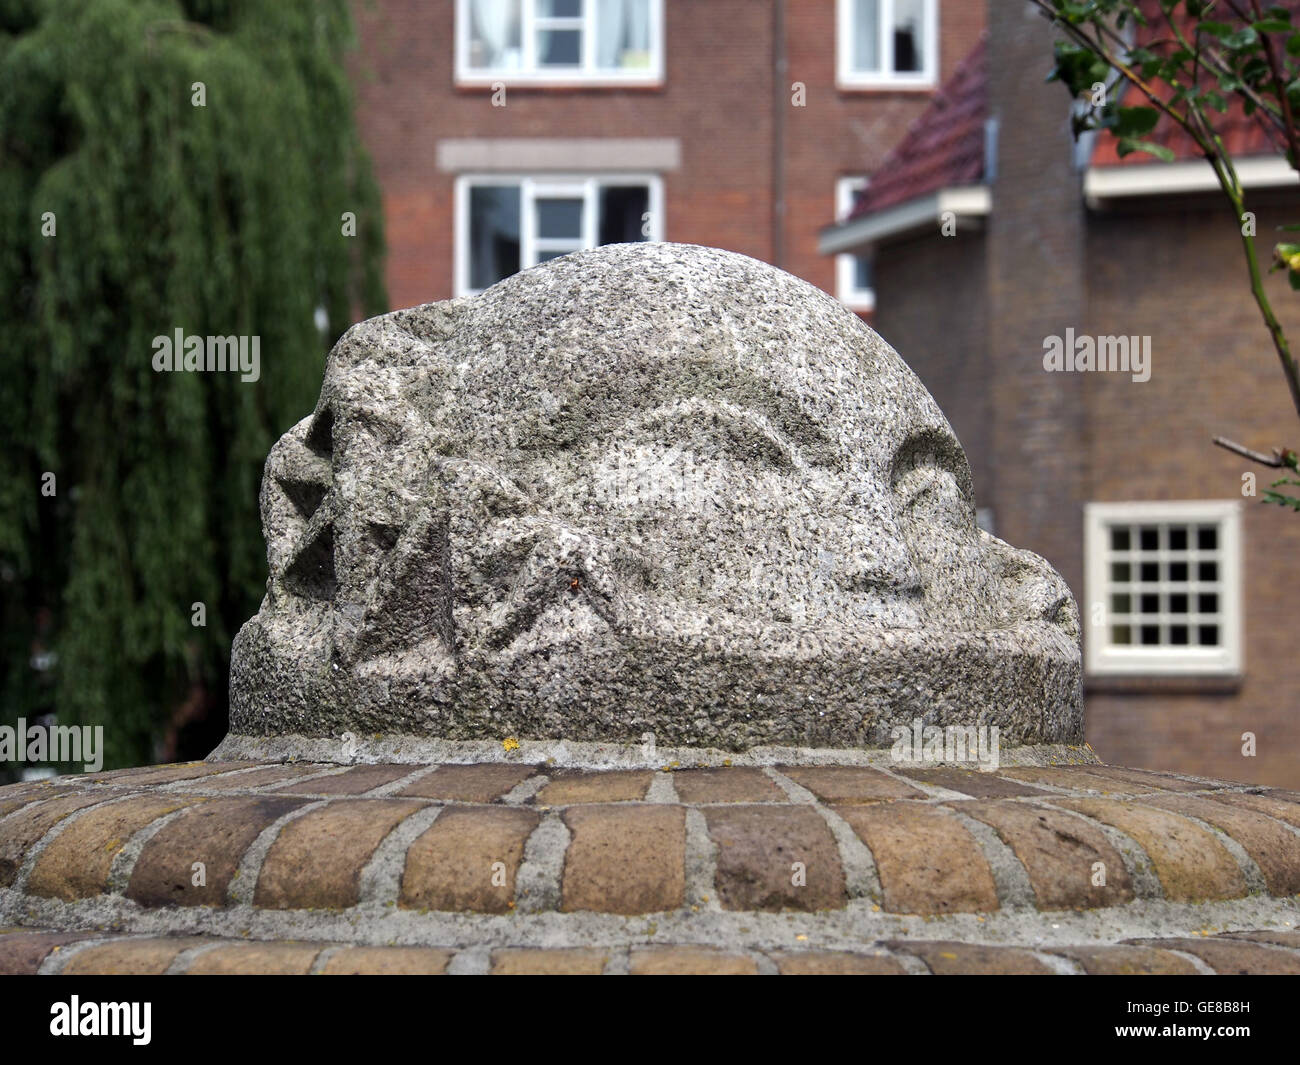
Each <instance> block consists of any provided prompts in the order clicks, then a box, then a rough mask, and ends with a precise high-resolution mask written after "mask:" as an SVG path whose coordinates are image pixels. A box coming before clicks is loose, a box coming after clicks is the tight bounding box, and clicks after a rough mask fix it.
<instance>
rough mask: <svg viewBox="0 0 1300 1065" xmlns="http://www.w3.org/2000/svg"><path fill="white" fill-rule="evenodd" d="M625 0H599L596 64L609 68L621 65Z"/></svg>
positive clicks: (597, 6)
mask: <svg viewBox="0 0 1300 1065" xmlns="http://www.w3.org/2000/svg"><path fill="white" fill-rule="evenodd" d="M625 7H626V5H625V4H624V2H623V0H597V3H596V65H597V66H598V67H600V68H601V69H602V70H609V69H611V68H613V67H617V66H618V65H619V58H620V55H621V54H622V51H623V15H624V9H625Z"/></svg>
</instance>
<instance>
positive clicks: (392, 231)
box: [354, 0, 984, 307]
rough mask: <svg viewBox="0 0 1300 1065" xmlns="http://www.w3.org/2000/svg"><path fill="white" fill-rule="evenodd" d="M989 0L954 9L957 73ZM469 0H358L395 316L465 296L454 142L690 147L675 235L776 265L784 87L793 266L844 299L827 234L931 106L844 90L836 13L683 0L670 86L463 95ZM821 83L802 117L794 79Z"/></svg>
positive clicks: (671, 36) (362, 89) (952, 4)
mask: <svg viewBox="0 0 1300 1065" xmlns="http://www.w3.org/2000/svg"><path fill="white" fill-rule="evenodd" d="M983 7H984V5H983V4H980V3H976V2H974V0H941V3H940V9H941V13H940V27H941V49H940V52H941V71H940V73H941V77H946V76H947V75H948V74H950V73H951V71H952V70H953V68H954V67H955V66H956V65H957V63H958V62H960V60H961V58H962V57H963V56H964V55H965V54H966V53H967V52H968V51H969V49H970V48H971V47H972V46H973V45H974V43H975V40H976V39H977V37H978V35H979V33H980V31H981V30H982V29H983V25H984V10H983ZM453 10H454V4H453V2H452V0H377V2H375V3H361V2H359V3H357V4H356V5H355V17H356V20H357V24H358V32H359V37H360V41H361V47H360V49H359V52H358V54H357V56H356V57H355V62H354V69H355V82H356V86H357V95H358V109H359V123H360V127H361V132H362V136H363V137H364V139H365V141H366V144H367V146H368V148H369V149H370V152H371V154H372V155H373V157H374V162H375V170H376V174H377V177H378V179H379V182H380V186H381V188H382V190H383V195H384V206H385V216H386V221H387V225H388V245H389V255H388V289H389V299H390V301H391V303H392V305H393V306H394V307H405V306H410V305H412V304H416V303H423V302H427V301H430V300H436V299H445V298H447V297H449V296H450V295H451V294H452V252H453V204H452V197H453V185H454V175H452V174H448V173H442V172H440V171H439V170H438V167H437V162H436V152H437V145H438V142H439V140H440V139H442V138H451V137H455V138H462V137H492V138H497V137H628V136H635V137H675V138H679V139H680V142H681V166H680V168H679V169H677V170H676V171H673V172H670V173H667V174H665V175H664V191H665V202H666V214H667V219H666V222H667V226H666V234H665V235H666V237H667V239H669V240H674V241H684V242H687V243H695V244H708V245H714V246H717V247H722V248H727V249H729V250H731V251H737V252H742V253H744V254H747V255H753V256H755V257H756V258H760V259H764V260H766V261H773V260H774V259H775V258H776V252H777V241H776V240H775V239H774V237H775V228H774V221H773V219H774V200H773V196H774V189H776V188H777V187H778V182H777V177H778V174H777V173H776V170H775V165H776V164H775V156H776V152H775V148H774V144H775V140H774V138H775V136H776V130H775V123H774V115H773V112H774V107H775V102H776V99H777V85H778V84H782V85H784V86H785V89H783V91H782V93H781V94H780V95H781V99H782V100H783V116H782V117H783V119H784V122H783V135H782V141H781V143H782V146H783V149H782V151H781V153H780V155H781V163H780V165H781V173H780V175H779V176H780V178H781V181H780V185H781V187H783V188H784V193H785V200H786V209H785V212H784V219H785V221H784V225H783V230H782V232H783V237H784V239H783V241H782V244H783V246H784V253H783V255H782V265H784V266H785V267H786V268H787V269H789V270H791V271H792V272H793V273H796V274H798V275H799V276H801V277H804V278H806V279H807V280H809V281H811V282H812V283H814V284H816V285H819V286H821V287H822V288H825V289H827V290H828V291H833V286H834V265H833V260H832V259H830V258H829V257H826V256H822V255H820V254H818V252H817V248H816V243H817V232H818V230H819V229H821V228H822V227H823V226H825V225H827V224H829V223H830V221H831V220H832V219H833V217H834V214H835V202H834V189H835V179H836V178H837V177H840V176H842V175H849V174H857V173H862V172H864V171H867V170H870V169H871V168H873V167H874V166H876V165H878V164H879V162H880V161H881V160H882V159H883V158H884V155H885V153H886V152H887V151H888V150H889V149H890V148H891V147H892V146H893V145H894V143H895V142H896V141H897V140H898V139H899V138H900V137H901V136H902V134H903V132H904V130H905V129H906V127H907V124H908V123H909V122H911V121H912V120H913V119H915V118H916V117H917V116H918V115H919V114H920V113H921V111H922V109H923V108H924V107H925V104H926V101H927V100H928V98H929V95H928V93H924V92H852V93H841V92H839V91H838V90H837V89H836V88H835V85H834V79H835V4H834V2H833V0H784V3H782V4H780V5H779V6H778V4H777V2H776V0H693V2H689V3H688V2H682V0H666V17H665V33H666V39H667V49H666V64H665V80H664V84H663V85H662V87H659V88H648V89H647V88H638V89H538V88H511V89H510V90H509V92H508V96H507V99H508V104H507V106H506V107H493V106H492V105H491V101H490V97H489V91H488V90H486V89H482V88H473V89H458V88H457V87H456V85H455V79H454V74H455V70H454V54H453V53H454V49H453ZM778 12H780V13H781V14H782V15H783V24H784V26H785V27H786V34H787V36H786V41H785V51H786V55H787V63H788V66H787V72H786V74H785V75H784V76H783V77H782V78H781V79H780V82H778V81H777V80H776V74H775V71H774V59H775V55H776V51H777V50H776V48H775V47H774V39H775V38H774V32H775V26H776V24H777V18H778ZM794 81H802V82H804V83H805V85H806V87H807V106H806V107H802V108H796V107H793V106H791V104H790V93H789V92H788V87H789V83H791V82H794Z"/></svg>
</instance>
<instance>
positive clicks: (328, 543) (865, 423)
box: [231, 244, 1082, 749]
mask: <svg viewBox="0 0 1300 1065" xmlns="http://www.w3.org/2000/svg"><path fill="white" fill-rule="evenodd" d="M262 508H263V520H264V525H265V532H266V537H267V543H268V558H269V563H270V570H271V578H270V581H269V582H268V592H267V597H266V600H265V601H264V603H263V605H262V608H261V610H260V612H259V613H258V615H257V616H256V617H255V618H253V619H252V620H251V621H250V622H249V623H248V624H247V625H246V626H245V627H244V629H243V630H241V632H240V635H239V637H238V639H237V641H236V645H235V653H234V662H233V665H232V679H231V702H232V731H233V732H236V733H254V734H267V733H276V732H286V733H302V734H306V735H316V736H324V735H336V736H337V735H339V734H340V733H342V732H343V731H345V730H349V729H351V730H356V731H362V730H364V731H365V732H366V733H374V732H380V733H384V734H412V735H422V736H436V737H444V738H449V739H491V738H496V739H499V738H501V737H504V736H509V735H516V736H527V737H536V738H542V737H547V738H563V739H567V740H603V741H622V742H634V741H637V740H638V739H639V738H640V737H641V736H642V735H643V734H644V733H646V732H653V733H655V735H656V738H657V739H658V741H659V742H660V743H680V744H688V745H697V746H716V747H726V748H732V749H740V748H746V747H751V746H755V745H773V744H786V745H800V746H827V747H846V746H871V745H882V744H883V745H888V744H889V742H890V730H891V727H892V726H893V725H896V724H899V723H904V722H906V723H910V722H911V721H912V720H913V719H914V718H916V717H921V718H922V719H924V720H925V721H926V723H928V724H938V725H948V724H962V725H998V726H999V728H1000V730H1001V733H1002V742H1003V743H1008V742H1011V743H1014V742H1024V743H1029V742H1078V741H1080V740H1081V738H1082V735H1081V733H1082V713H1081V708H1080V700H1079V649H1078V619H1077V611H1076V609H1075V606H1074V602H1073V600H1072V598H1071V597H1070V593H1069V591H1068V589H1067V588H1066V586H1065V584H1064V583H1063V582H1062V580H1061V579H1060V577H1059V576H1057V574H1056V573H1055V572H1054V571H1053V570H1052V569H1051V567H1050V566H1048V564H1047V563H1046V562H1044V561H1043V560H1042V559H1040V558H1038V557H1037V556H1034V555H1032V554H1029V553H1028V552H1024V551H1017V550H1015V549H1013V548H1011V547H1008V546H1007V545H1006V544H1004V543H1002V542H1001V541H999V540H997V539H995V538H993V537H992V536H989V535H988V534H986V533H984V532H982V531H980V530H979V529H977V527H976V524H975V510H974V500H973V498H972V491H971V476H970V469H969V466H968V464H967V461H966V457H965V454H964V453H963V451H962V448H961V445H960V444H959V443H958V441H957V439H956V437H955V436H954V435H953V432H952V430H951V428H950V427H949V426H948V423H947V422H946V420H945V419H944V417H943V415H942V413H941V412H940V411H939V409H938V407H937V406H936V404H935V403H934V400H933V399H932V398H931V397H930V395H929V393H928V392H927V391H926V390H925V388H924V386H922V385H921V383H920V381H919V380H918V379H917V378H916V376H915V375H914V374H913V373H912V372H911V371H910V370H909V369H908V368H907V366H906V365H905V364H904V363H903V361H902V360H901V359H900V358H899V357H898V355H897V354H896V353H895V352H894V351H893V350H892V349H891V348H889V346H888V345H887V344H885V343H884V341H883V340H881V338H880V337H879V336H877V335H876V334H875V333H874V332H873V331H872V330H871V329H869V328H868V327H867V326H865V325H863V324H862V323H861V321H859V319H858V318H857V317H856V316H854V315H852V314H850V313H849V312H847V311H846V310H844V309H843V308H842V307H841V306H840V305H839V304H838V303H837V302H836V301H834V300H832V299H831V298H830V297H829V296H827V295H825V294H824V293H822V292H820V291H818V290H817V289H815V288H813V287H811V286H809V285H807V284H805V283H804V282H802V281H799V280H797V279H796V278H793V277H791V276H790V275H788V274H785V273H783V272H781V271H779V270H776V269H774V268H772V267H770V266H766V265H764V264H762V263H759V262H757V261H755V260H752V259H749V258H746V257H744V256H739V255H735V254H732V253H728V252H723V251H718V250H715V249H709V248H701V247H696V246H691V245H673V244H629V245H616V246H611V247H605V248H600V249H596V250H594V251H589V252H583V253H579V254H576V255H571V256H567V257H565V258H563V259H558V260H555V261H553V262H551V263H548V264H546V265H544V266H541V267H538V268H536V269H533V270H528V271H525V272H523V273H521V274H518V275H516V276H515V277H512V278H510V279H508V280H506V281H504V282H502V283H500V284H498V285H496V286H494V287H493V288H491V289H489V290H488V291H487V292H485V293H483V294H482V295H480V296H478V297H474V298H472V299H465V300H455V301H450V302H447V303H441V304H430V305H427V306H425V307H419V308H415V309H413V310H410V311H401V312H397V313H395V314H390V315H386V316H384V317H382V318H377V319H373V320H371V321H368V322H364V323H362V324H361V325H359V326H357V327H355V328H354V329H352V330H351V331H350V332H349V333H348V334H347V335H346V336H344V337H343V338H342V339H341V340H340V341H339V343H338V345H337V346H336V347H335V349H334V351H333V352H332V353H331V356H330V360H329V364H328V367H327V369H326V375H325V384H324V387H323V389H322V392H321V399H320V402H319V404H318V405H317V409H316V412H315V413H314V414H313V415H312V416H311V417H310V418H307V419H305V420H304V421H303V422H301V423H299V424H298V425H297V426H295V427H294V428H293V429H292V430H290V431H289V433H287V434H286V435H285V436H284V437H283V438H282V439H281V441H280V442H279V443H278V444H277V445H276V447H275V448H274V449H273V451H272V453H271V456H270V458H269V459H268V462H267V476H266V478H265V482H264V485H263V495H262Z"/></svg>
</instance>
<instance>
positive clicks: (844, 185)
mask: <svg viewBox="0 0 1300 1065" xmlns="http://www.w3.org/2000/svg"><path fill="white" fill-rule="evenodd" d="M869 181H870V179H869V178H865V177H842V178H840V179H839V180H838V181H836V182H835V220H836V221H837V222H843V221H844V220H845V219H847V218H848V216H849V212H850V211H851V210H853V201H854V199H855V198H856V197H857V195H858V193H859V192H861V191H862V190H863V189H864V188H866V187H867V184H868V183H869ZM873 258H874V257H873V256H872V254H871V252H869V251H865V252H860V253H854V252H842V253H841V254H839V255H837V256H835V295H836V297H837V298H838V299H839V301H840V302H841V303H843V304H844V305H845V306H846V307H848V308H850V309H851V310H855V311H873V310H875V309H876V289H875V279H874V278H875V275H874V271H875V263H874V261H873Z"/></svg>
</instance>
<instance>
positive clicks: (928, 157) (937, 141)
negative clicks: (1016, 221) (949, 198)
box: [849, 37, 988, 218]
mask: <svg viewBox="0 0 1300 1065" xmlns="http://www.w3.org/2000/svg"><path fill="white" fill-rule="evenodd" d="M986 39H987V38H986V37H981V38H980V42H979V44H977V45H976V46H975V47H974V48H973V49H972V50H971V53H970V55H968V56H967V57H966V58H965V59H963V60H962V62H961V65H960V66H959V67H958V68H957V69H956V70H955V71H954V72H953V75H952V77H951V78H949V79H948V81H947V82H946V83H945V84H944V86H943V87H942V88H941V89H940V90H939V92H938V93H936V94H935V97H934V99H933V101H931V103H930V106H929V107H928V108H926V110H925V112H924V113H923V114H922V115H921V117H920V118H918V119H917V120H916V121H915V122H913V123H912V126H911V128H909V129H908V131H907V133H906V135H905V136H904V137H903V139H902V140H901V141H900V142H899V143H898V145H897V147H895V148H894V150H893V151H892V152H890V153H889V155H887V156H886V157H885V161H884V162H883V163H881V164H880V168H879V169H878V170H877V171H876V172H875V173H874V174H873V175H872V176H871V184H870V185H868V186H867V187H866V188H865V189H863V190H862V192H861V193H859V195H858V198H857V201H856V202H855V203H854V205H853V210H852V211H851V212H850V213H849V218H860V217H862V216H863V215H868V214H874V213H875V212H877V211H881V210H884V209H885V208H887V207H896V206H897V205H898V204H900V203H906V202H907V201H908V200H914V199H916V198H917V197H920V196H925V195H927V194H928V193H932V192H938V191H939V190H940V189H946V188H952V187H954V186H958V185H974V184H977V183H978V182H979V181H980V180H981V179H982V178H983V177H984V120H985V118H986V116H987V115H988V68H987V64H986V61H985V55H986V52H987V47H986Z"/></svg>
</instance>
